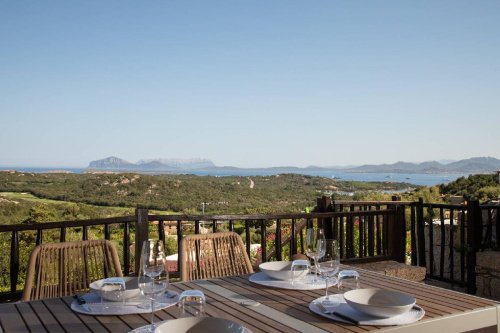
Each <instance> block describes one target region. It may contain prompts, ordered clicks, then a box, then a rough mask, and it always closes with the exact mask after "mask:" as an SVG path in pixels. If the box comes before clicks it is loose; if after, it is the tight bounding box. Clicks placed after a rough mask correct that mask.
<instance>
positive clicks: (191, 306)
mask: <svg viewBox="0 0 500 333" xmlns="http://www.w3.org/2000/svg"><path fill="white" fill-rule="evenodd" d="M178 304H179V307H180V308H181V317H190V316H193V317H204V316H205V304H206V299H205V294H203V291H201V290H196V289H194V290H185V291H183V292H182V293H181V294H180V296H179V303H178Z"/></svg>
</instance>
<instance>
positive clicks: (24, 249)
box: [0, 209, 404, 301]
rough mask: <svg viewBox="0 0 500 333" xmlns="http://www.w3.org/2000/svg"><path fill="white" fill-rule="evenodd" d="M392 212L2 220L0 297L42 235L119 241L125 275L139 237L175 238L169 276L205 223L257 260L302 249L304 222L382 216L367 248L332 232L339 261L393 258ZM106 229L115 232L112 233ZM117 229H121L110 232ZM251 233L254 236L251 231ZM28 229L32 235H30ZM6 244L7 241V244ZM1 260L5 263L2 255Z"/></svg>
mask: <svg viewBox="0 0 500 333" xmlns="http://www.w3.org/2000/svg"><path fill="white" fill-rule="evenodd" d="M395 212H396V211H395V210H391V209H381V210H376V211H356V212H355V211H352V212H327V213H303V214H271V215H268V214H266V215H260V214H258V215H150V214H148V210H146V209H137V210H136V214H135V215H134V216H125V217H120V218H110V219H99V220H85V221H62V222H49V223H38V224H29V225H27V224H22V225H3V226H0V244H3V247H4V249H3V251H5V252H8V253H9V254H10V259H9V264H8V267H0V271H2V272H5V273H6V274H7V275H8V276H9V277H10V278H9V281H4V282H5V283H4V284H3V285H0V287H3V292H2V293H0V301H2V300H3V301H5V300H14V299H16V298H17V297H19V296H20V292H21V291H22V288H23V285H24V276H25V271H26V262H27V260H28V255H29V253H30V252H31V250H32V249H33V248H34V246H36V245H38V244H41V243H42V242H44V241H45V242H54V241H62V242H64V241H66V240H68V241H69V240H75V237H76V238H78V239H83V240H86V239H89V237H90V236H89V234H90V231H92V234H94V237H101V238H105V239H110V240H112V241H115V243H116V244H117V245H119V253H120V256H121V260H122V268H123V271H124V274H125V275H129V274H131V273H134V272H137V269H138V261H137V260H135V253H140V246H141V245H142V241H143V240H145V239H148V238H150V237H158V238H160V239H163V240H164V241H166V240H167V239H168V238H169V237H170V238H173V239H175V240H176V243H177V248H176V250H177V253H178V265H177V270H176V271H175V272H172V273H171V276H172V277H178V276H179V272H180V270H181V269H182V267H181V265H182V264H181V262H182V257H181V253H182V251H181V246H182V244H181V240H182V237H183V236H184V235H186V234H189V233H200V232H201V230H202V226H203V227H207V226H209V228H210V229H211V230H210V231H211V232H217V231H221V230H231V231H238V232H240V233H241V234H242V235H243V234H244V236H243V241H244V243H245V244H246V250H247V253H248V254H249V255H250V256H251V257H253V258H254V259H255V261H254V263H255V264H256V265H257V264H258V263H259V262H265V261H268V260H284V259H289V258H290V256H291V255H292V254H295V253H297V252H302V253H303V252H304V247H305V244H304V235H305V231H304V229H305V228H306V227H311V226H314V227H318V226H319V227H324V226H325V225H326V222H325V221H329V220H332V219H335V220H336V221H337V224H338V225H342V227H340V229H342V230H358V228H359V225H356V223H357V222H356V221H360V220H369V219H376V220H379V221H384V222H383V223H384V226H383V227H380V230H379V229H378V228H377V237H378V238H377V239H373V240H371V241H370V242H369V243H366V244H369V246H368V248H365V245H366V244H363V245H358V244H357V238H354V237H350V236H349V237H345V236H343V235H342V236H340V235H341V234H340V233H339V234H338V237H341V238H342V239H343V240H342V247H343V249H344V250H343V251H342V258H343V260H344V261H349V260H351V261H352V260H364V261H369V260H383V259H394V258H396V257H397V255H398V254H397V253H396V252H394V248H395V247H394V246H393V247H391V244H394V243H397V242H400V243H401V242H404V240H402V239H399V240H398V239H396V238H390V237H394V235H392V234H391V233H390V232H387V231H382V228H387V226H388V225H389V224H387V223H386V222H385V221H393V222H391V223H397V222H396V220H395ZM171 224H174V225H175V226H176V228H175V229H176V232H175V235H167V234H166V233H165V226H166V225H171ZM351 225H352V227H351ZM347 226H349V227H347ZM91 228H92V229H91ZM96 228H97V229H98V230H97V231H96V230H95V229H96ZM112 230H114V231H115V232H114V233H112V232H111V231H112ZM69 231H71V235H72V238H71V239H67V238H68V237H67V236H66V235H67V234H68V232H69ZM117 233H121V234H118V235H116V234H117ZM254 233H256V234H257V235H258V236H257V237H255V236H252V234H254ZM356 233H359V231H356ZM34 235H35V237H33V236H34ZM374 235H375V234H374ZM30 236H31V237H30ZM117 236H118V237H117ZM373 237H375V236H373ZM386 237H389V238H388V239H386ZM252 238H254V239H255V238H258V239H259V244H260V253H258V254H257V255H255V254H254V253H251V244H252ZM8 244H10V247H9V249H8V250H7V248H6V247H7V246H8ZM402 244H404V243H402ZM401 246H402V245H401ZM346 249H349V250H346ZM353 249H355V250H353ZM168 254H172V253H168ZM4 255H7V253H5V254H4ZM3 262H4V263H5V261H3ZM0 263H1V262H0Z"/></svg>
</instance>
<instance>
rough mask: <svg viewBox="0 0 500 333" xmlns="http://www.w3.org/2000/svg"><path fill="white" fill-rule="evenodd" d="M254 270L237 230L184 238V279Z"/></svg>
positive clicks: (217, 276) (198, 278)
mask: <svg viewBox="0 0 500 333" xmlns="http://www.w3.org/2000/svg"><path fill="white" fill-rule="evenodd" d="M249 273H253V269H252V264H251V263H250V259H249V258H248V254H247V252H246V251H245V246H244V244H243V240H242V239H241V237H240V235H238V234H237V233H235V232H231V231H230V232H217V233H212V234H199V235H188V236H185V237H184V238H183V239H182V272H181V278H182V280H183V281H191V280H200V279H212V278H219V277H224V276H232V275H242V274H249Z"/></svg>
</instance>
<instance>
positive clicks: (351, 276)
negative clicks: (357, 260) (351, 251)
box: [337, 270, 359, 292]
mask: <svg viewBox="0 0 500 333" xmlns="http://www.w3.org/2000/svg"><path fill="white" fill-rule="evenodd" d="M337 287H338V289H339V291H341V292H345V291H348V290H353V289H359V273H358V272H357V271H355V270H342V271H340V272H339V282H338V284H337Z"/></svg>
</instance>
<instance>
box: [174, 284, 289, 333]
mask: <svg viewBox="0 0 500 333" xmlns="http://www.w3.org/2000/svg"><path fill="white" fill-rule="evenodd" d="M181 287H182V288H186V290H187V289H200V290H202V291H203V292H204V293H205V296H206V297H207V310H208V313H207V314H208V315H210V316H218V317H219V316H222V317H223V318H227V319H230V320H233V321H236V322H238V323H240V324H241V325H244V326H245V327H247V328H248V329H250V330H251V331H252V332H297V331H296V330H292V329H290V328H289V327H288V326H285V325H282V324H280V323H279V322H277V321H275V320H273V319H270V318H268V317H266V316H263V315H261V314H259V313H256V312H254V311H252V309H251V308H250V307H247V306H244V305H241V304H237V303H235V302H232V301H230V300H228V299H226V298H224V297H222V296H220V295H217V294H216V293H213V292H211V291H210V290H207V289H205V288H202V287H200V286H198V285H195V284H192V283H188V284H183V285H182V286H181ZM262 324H265V325H266V326H265V327H263V326H262ZM257 325H258V326H257Z"/></svg>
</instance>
